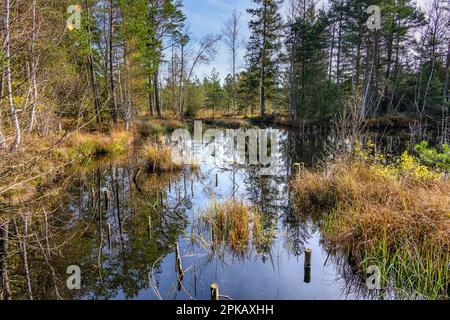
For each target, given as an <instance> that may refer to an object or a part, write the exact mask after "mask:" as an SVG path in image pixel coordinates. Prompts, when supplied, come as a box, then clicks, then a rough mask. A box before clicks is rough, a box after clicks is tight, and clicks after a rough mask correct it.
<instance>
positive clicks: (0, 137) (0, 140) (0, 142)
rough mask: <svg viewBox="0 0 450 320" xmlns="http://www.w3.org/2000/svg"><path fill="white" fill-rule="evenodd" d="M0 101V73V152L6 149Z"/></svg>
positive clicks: (0, 79)
mask: <svg viewBox="0 0 450 320" xmlns="http://www.w3.org/2000/svg"><path fill="white" fill-rule="evenodd" d="M2 100H3V73H0V150H2V149H5V148H6V138H5V134H4V133H3V123H2V117H3V114H2V112H3V110H2Z"/></svg>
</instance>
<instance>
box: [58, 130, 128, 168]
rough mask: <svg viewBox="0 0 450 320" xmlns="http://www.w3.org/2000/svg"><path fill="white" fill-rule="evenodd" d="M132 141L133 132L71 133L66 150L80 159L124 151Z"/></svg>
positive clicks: (117, 153) (112, 154)
mask: <svg viewBox="0 0 450 320" xmlns="http://www.w3.org/2000/svg"><path fill="white" fill-rule="evenodd" d="M132 141H133V132H129V131H122V130H118V131H112V132H110V133H109V134H101V133H83V132H78V133H75V134H73V135H72V136H71V137H70V138H69V140H68V141H67V144H66V148H67V149H68V150H67V152H68V154H69V155H70V156H71V157H75V158H78V159H80V160H82V161H83V160H85V159H90V158H95V157H99V156H106V155H108V156H114V155H119V154H123V153H125V152H126V151H127V150H128V149H129V147H130V145H131V143H132Z"/></svg>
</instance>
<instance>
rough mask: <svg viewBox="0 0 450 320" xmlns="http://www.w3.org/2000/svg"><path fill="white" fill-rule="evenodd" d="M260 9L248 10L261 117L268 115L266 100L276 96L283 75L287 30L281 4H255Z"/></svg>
mask: <svg viewBox="0 0 450 320" xmlns="http://www.w3.org/2000/svg"><path fill="white" fill-rule="evenodd" d="M253 1H254V2H255V3H256V4H257V5H258V7H257V8H256V9H247V12H248V13H249V14H251V15H252V20H251V21H250V22H249V29H250V31H251V35H250V41H249V43H248V47H247V55H246V58H247V61H248V63H249V65H250V67H249V75H250V77H251V78H253V79H255V80H257V81H258V89H259V113H260V117H265V114H266V98H270V97H271V95H272V94H273V92H275V85H276V83H275V78H276V76H277V73H278V72H279V70H278V67H279V52H280V50H281V41H280V39H281V31H282V27H283V23H282V18H281V14H280V6H281V3H282V1H281V0H253Z"/></svg>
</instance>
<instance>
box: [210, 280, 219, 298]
mask: <svg viewBox="0 0 450 320" xmlns="http://www.w3.org/2000/svg"><path fill="white" fill-rule="evenodd" d="M211 300H216V301H218V300H219V285H218V284H217V283H213V284H212V285H211Z"/></svg>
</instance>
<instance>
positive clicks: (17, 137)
mask: <svg viewBox="0 0 450 320" xmlns="http://www.w3.org/2000/svg"><path fill="white" fill-rule="evenodd" d="M10 4H11V1H10V0H6V16H5V59H6V86H7V93H8V103H9V111H10V113H11V117H12V119H13V124H14V133H15V139H14V144H13V146H12V149H13V150H14V149H16V148H17V147H18V146H19V145H20V141H21V137H22V135H21V131H20V125H19V118H18V117H17V111H16V108H15V107H14V101H13V92H12V83H11V51H10V50H11V48H10V46H11V43H10V41H11V35H10V26H9V15H10Z"/></svg>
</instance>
